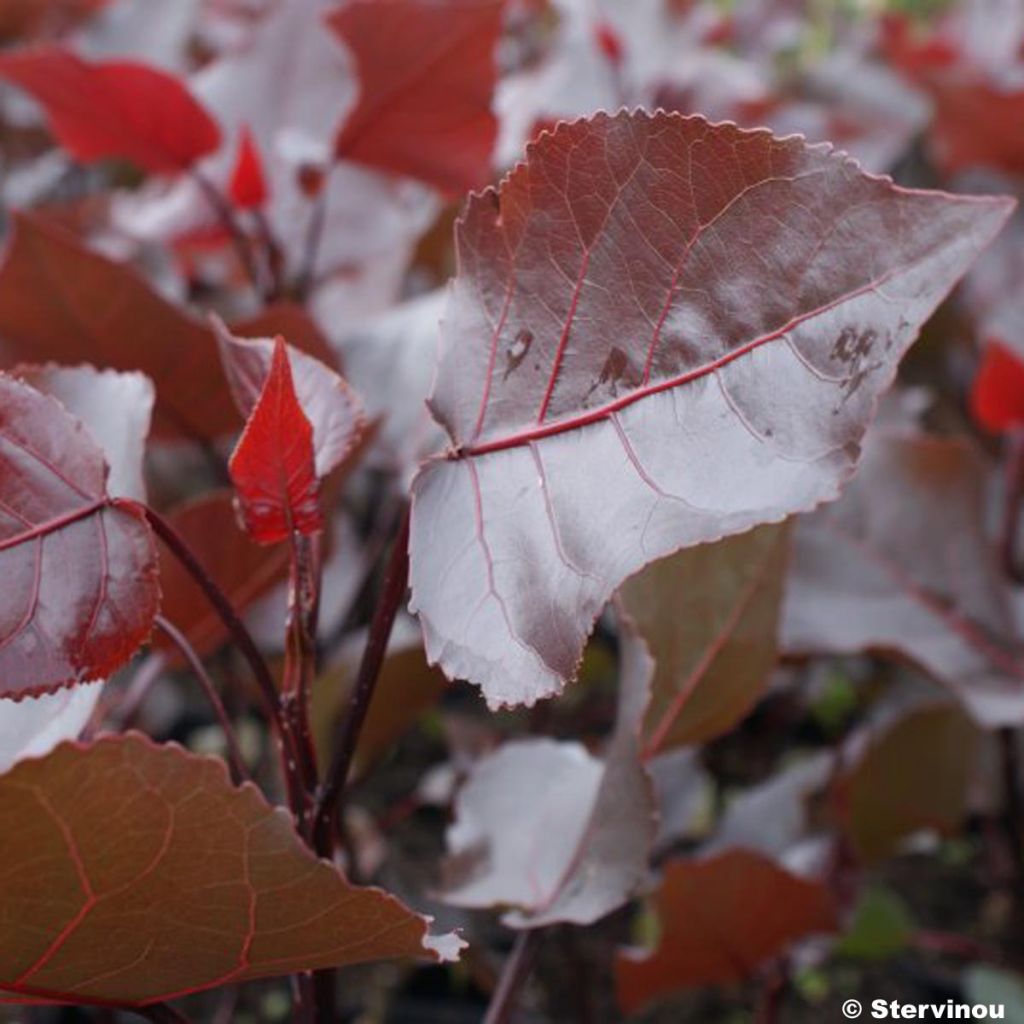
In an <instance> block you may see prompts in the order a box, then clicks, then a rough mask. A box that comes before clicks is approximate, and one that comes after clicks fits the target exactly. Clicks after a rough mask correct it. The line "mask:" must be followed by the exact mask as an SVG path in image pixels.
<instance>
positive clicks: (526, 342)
mask: <svg viewBox="0 0 1024 1024" xmlns="http://www.w3.org/2000/svg"><path fill="white" fill-rule="evenodd" d="M532 344H533V331H530V330H527V329H526V328H525V327H520V328H519V331H518V332H517V333H516V336H515V339H514V340H513V342H512V344H511V345H509V347H508V348H507V349H506V350H505V375H504V377H502V380H508V376H509V374H510V373H512V371H513V370H517V369H518V368H519V364H520V363H521V362H522V361H523V360H524V359H525V358H526V354H527V353H528V352H529V351H530V346H531V345H532Z"/></svg>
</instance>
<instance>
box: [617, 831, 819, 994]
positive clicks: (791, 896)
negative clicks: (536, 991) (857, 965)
mask: <svg viewBox="0 0 1024 1024" xmlns="http://www.w3.org/2000/svg"><path fill="white" fill-rule="evenodd" d="M655 903H656V907H657V912H658V916H659V918H660V921H661V942H660V944H659V946H658V949H657V951H656V952H655V953H654V954H653V955H651V956H648V957H646V958H644V957H642V956H641V955H639V954H636V953H634V952H632V951H626V952H622V953H620V954H619V958H618V960H617V962H616V965H615V980H616V987H617V989H618V994H619V1004H620V1005H621V1007H622V1009H623V1011H624V1012H625V1013H632V1012H633V1011H635V1010H637V1009H639V1008H640V1007H641V1006H643V1005H645V1004H646V1003H649V1002H651V1001H653V1000H655V999H657V998H659V997H661V996H664V995H668V994H670V993H672V992H675V991H678V990H679V989H682V988H691V987H695V986H698V985H713V984H723V983H725V982H733V981H742V980H743V979H745V978H746V977H748V976H749V975H751V974H753V973H754V971H755V970H757V968H758V967H760V966H761V965H762V964H763V963H764V962H765V961H767V960H769V959H770V958H771V957H773V956H776V955H777V954H779V953H782V952H784V951H785V950H786V948H787V947H788V946H789V945H790V944H791V943H793V942H795V941H796V940H798V939H802V938H804V937H806V936H808V935H812V934H816V933H822V932H831V931H834V930H835V928H836V911H835V908H834V906H833V904H832V897H831V896H830V895H829V893H828V890H827V889H826V888H825V886H824V885H822V884H821V883H819V882H812V881H808V880H805V879H803V878H798V877H797V876H796V875H793V874H790V872H788V871H784V870H783V869H782V868H779V867H777V866H776V865H775V864H773V863H772V862H771V861H770V860H768V859H767V858H766V857H763V856H761V855H760V854H757V853H749V852H746V851H743V850H736V851H732V852H727V853H722V854H719V855H717V856H714V857H710V858H707V859H705V860H692V861H682V860H681V861H673V862H671V863H670V864H669V865H668V866H667V867H666V869H665V878H664V881H663V882H662V884H661V888H660V889H659V890H658V893H657V895H656V897H655Z"/></svg>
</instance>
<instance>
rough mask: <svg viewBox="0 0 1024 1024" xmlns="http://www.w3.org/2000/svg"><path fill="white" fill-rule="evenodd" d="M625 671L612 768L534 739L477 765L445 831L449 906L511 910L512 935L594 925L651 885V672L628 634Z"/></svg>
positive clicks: (574, 748)
mask: <svg viewBox="0 0 1024 1024" xmlns="http://www.w3.org/2000/svg"><path fill="white" fill-rule="evenodd" d="M622 665H623V669H622V679H621V682H620V688H619V709H618V719H617V721H616V727H615V732H614V734H613V736H612V738H611V741H610V743H609V745H608V749H607V751H606V753H605V757H604V759H603V761H602V760H599V759H597V758H595V757H593V756H591V755H590V754H589V753H587V751H586V750H584V749H583V748H582V747H581V746H580V745H579V744H577V743H566V742H562V743H559V742H556V741H554V740H548V739H528V740H518V741H513V742H510V743H506V744H505V745H504V746H503V747H502V748H500V749H499V750H498V751H497V753H495V754H494V755H492V756H490V757H488V758H486V759H484V760H483V761H481V762H480V763H479V764H478V765H477V767H476V769H475V770H474V772H473V774H472V776H471V778H470V780H469V782H468V783H467V784H466V786H465V787H464V788H463V789H462V791H461V792H460V793H459V796H458V799H457V803H456V820H455V824H454V825H453V826H452V828H451V829H450V830H449V832H448V847H449V851H450V854H451V858H450V865H451V866H452V868H453V869H456V868H457V869H458V871H459V873H461V874H462V875H463V877H462V878H457V879H455V883H454V886H453V887H452V888H451V889H449V891H448V892H447V893H446V894H445V899H446V901H447V902H449V903H453V904H455V905H456V906H462V907H490V906H496V905H511V906H512V907H513V908H514V909H513V910H511V911H510V912H509V913H507V914H506V915H505V917H504V921H505V923H506V924H508V925H509V926H510V927H513V928H539V927H543V926H544V925H548V924H553V923H555V922H571V923H573V924H591V923H592V922H594V921H596V920H598V919H600V918H601V917H603V916H604V915H605V914H608V913H611V911H613V910H615V909H617V908H618V907H620V906H621V905H622V904H623V903H625V902H626V900H628V899H629V898H630V897H632V896H633V895H635V893H636V892H637V890H638V888H639V887H640V886H641V885H642V884H643V882H644V881H645V880H646V879H647V858H648V854H649V852H650V849H651V845H652V843H653V842H654V838H655V834H656V831H657V821H656V815H655V812H654V797H653V789H652V785H651V781H650V778H649V777H648V775H647V773H646V771H645V770H644V768H643V765H642V763H641V761H640V750H639V743H640V736H639V732H640V722H641V719H642V716H643V712H644V708H645V707H646V706H647V701H648V700H649V698H650V683H651V673H652V671H653V667H654V666H653V663H652V661H651V658H650V655H649V654H648V653H647V650H646V648H645V647H644V645H643V642H642V641H641V640H639V639H638V638H636V637H633V636H631V635H630V634H629V633H628V632H627V633H626V634H625V635H624V638H623V654H622Z"/></svg>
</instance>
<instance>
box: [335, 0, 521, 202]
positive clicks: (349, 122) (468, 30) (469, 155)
mask: <svg viewBox="0 0 1024 1024" xmlns="http://www.w3.org/2000/svg"><path fill="white" fill-rule="evenodd" d="M501 11H502V3H501V0H352V2H350V3H347V4H346V5H345V6H344V7H342V8H341V9H340V10H338V11H335V12H333V13H331V14H330V15H329V16H328V24H329V25H330V26H331V28H333V29H334V31H335V32H337V33H338V35H339V36H340V37H341V38H342V39H343V40H344V42H345V43H346V45H347V46H348V47H349V49H350V50H351V51H352V54H353V56H354V57H355V61H356V67H357V70H358V76H359V101H358V103H357V105H356V107H355V109H354V110H353V111H352V112H351V113H350V114H349V116H348V118H347V119H346V121H345V123H344V127H343V128H342V130H341V133H340V134H339V136H338V142H337V146H336V152H337V155H338V156H339V157H341V158H342V159H345V160H357V161H359V162H360V163H364V164H370V165H371V166H373V167H379V168H382V169H383V170H386V171H393V172H395V173H397V174H406V175H409V176H410V177H413V178H418V179H419V180H420V181H425V182H427V183H428V184H430V185H434V186H435V187H436V188H439V189H441V190H442V191H445V192H450V193H455V194H458V193H461V192H465V191H466V190H467V189H471V188H479V187H480V186H482V185H484V184H485V183H486V182H487V181H488V180H489V179H490V177H491V151H492V150H493V148H494V141H495V138H496V137H497V132H498V126H497V120H496V119H495V117H494V114H493V113H492V111H491V96H492V94H493V92H494V84H495V79H496V75H497V72H496V69H495V64H494V59H495V56H494V50H495V47H496V46H497V43H498V33H499V31H500V29H501Z"/></svg>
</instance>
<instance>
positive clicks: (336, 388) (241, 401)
mask: <svg viewBox="0 0 1024 1024" xmlns="http://www.w3.org/2000/svg"><path fill="white" fill-rule="evenodd" d="M282 308H283V309H288V308H289V307H282ZM273 323H274V324H277V323H281V324H282V325H283V328H282V331H281V333H284V331H285V330H287V326H288V325H287V323H286V322H285V321H284V320H282V319H281V318H277V319H276V320H275V321H273ZM268 326H270V325H269V324H268ZM214 327H215V329H216V332H217V344H218V346H219V349H220V360H221V365H222V366H223V367H224V373H225V375H226V377H227V380H228V387H229V389H230V391H231V395H232V397H233V398H234V400H235V405H236V406H237V407H238V410H239V412H240V413H241V414H242V415H243V416H244V417H245V418H246V419H249V418H250V417H251V416H252V414H253V410H254V409H255V408H256V405H257V403H258V401H259V398H260V393H261V392H262V391H263V389H264V387H265V385H266V380H267V377H268V374H269V372H270V368H271V364H272V361H273V358H274V353H275V343H274V341H273V340H272V339H271V338H238V337H235V336H234V334H232V333H231V332H230V331H228V330H227V329H226V328H225V327H224V325H223V324H222V323H220V321H218V320H215V321H214ZM243 329H245V330H247V331H251V332H253V333H255V332H256V331H257V330H258V329H259V324H258V322H256V321H254V322H253V323H251V324H249V325H246V328H241V327H239V328H236V330H238V331H242V330H243ZM290 336H291V335H289V337H290ZM324 344H326V343H324ZM285 348H286V350H287V352H288V362H289V366H290V373H291V376H292V378H293V380H294V387H295V394H296V396H297V398H298V403H299V406H300V408H301V410H302V412H303V414H304V415H305V416H306V417H307V418H308V420H309V422H310V423H311V424H312V427H313V448H314V453H315V457H316V475H317V476H318V477H320V478H321V479H322V478H323V477H325V476H327V474H328V473H330V472H331V470H332V469H334V468H335V467H337V466H339V465H341V464H342V463H343V462H344V461H345V460H346V459H347V458H348V457H349V456H350V455H352V454H353V453H355V452H356V451H357V449H358V445H359V442H360V440H361V438H362V435H363V432H364V431H365V429H366V421H365V417H364V416H363V407H362V403H361V402H360V401H359V397H358V396H357V395H356V394H355V392H354V391H353V390H352V389H351V388H350V387H349V386H348V384H347V383H346V382H345V380H344V378H343V377H341V376H340V375H339V374H338V373H335V371H334V370H332V369H331V368H330V367H329V366H326V365H324V363H323V362H321V361H320V360H319V359H316V358H314V357H313V356H311V355H307V354H306V353H304V352H300V351H296V350H295V349H294V348H292V347H291V346H290V345H286V346H285Z"/></svg>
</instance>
